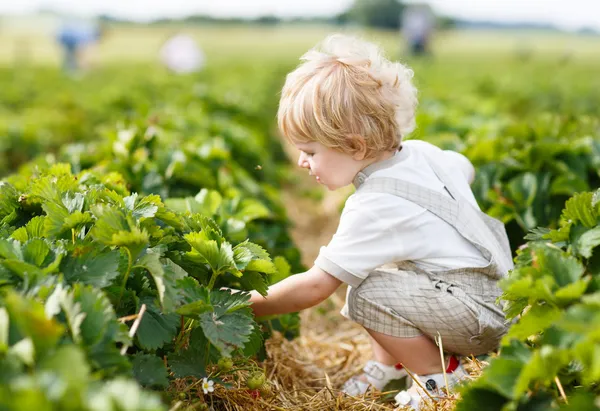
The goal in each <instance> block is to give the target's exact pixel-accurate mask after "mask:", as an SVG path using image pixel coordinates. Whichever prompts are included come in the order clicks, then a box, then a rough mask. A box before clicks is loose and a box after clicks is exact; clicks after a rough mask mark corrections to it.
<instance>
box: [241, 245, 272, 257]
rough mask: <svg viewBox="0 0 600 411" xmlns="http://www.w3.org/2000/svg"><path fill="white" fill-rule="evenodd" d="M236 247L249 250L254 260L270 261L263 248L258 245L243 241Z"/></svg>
mask: <svg viewBox="0 0 600 411" xmlns="http://www.w3.org/2000/svg"><path fill="white" fill-rule="evenodd" d="M238 246H239V247H242V246H243V247H244V248H246V249H248V250H250V252H251V253H252V255H253V256H254V258H255V259H259V260H270V259H271V257H269V253H268V252H267V251H266V250H265V249H264V248H262V247H261V246H259V245H258V244H254V243H251V242H249V241H244V242H243V243H240V244H239V245H238Z"/></svg>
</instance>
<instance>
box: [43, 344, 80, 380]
mask: <svg viewBox="0 0 600 411" xmlns="http://www.w3.org/2000/svg"><path fill="white" fill-rule="evenodd" d="M39 369H40V370H47V371H49V372H51V373H55V374H57V375H59V376H60V378H61V380H62V381H63V382H66V383H67V384H68V385H69V386H72V387H82V388H83V387H85V385H86V384H87V381H88V378H89V375H90V366H89V365H88V362H87V360H86V358H85V354H84V353H83V351H82V350H81V349H80V348H79V347H78V346H76V345H63V346H61V347H59V348H58V349H57V350H56V351H55V352H54V353H52V354H50V355H49V356H48V357H46V358H45V359H44V360H43V361H42V362H41V363H40V364H39Z"/></svg>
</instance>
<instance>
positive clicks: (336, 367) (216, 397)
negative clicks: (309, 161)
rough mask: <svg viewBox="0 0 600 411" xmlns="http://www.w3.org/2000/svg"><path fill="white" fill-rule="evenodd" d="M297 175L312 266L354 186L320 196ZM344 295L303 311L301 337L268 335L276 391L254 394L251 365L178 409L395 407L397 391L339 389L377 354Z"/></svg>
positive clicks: (288, 194)
mask: <svg viewBox="0 0 600 411" xmlns="http://www.w3.org/2000/svg"><path fill="white" fill-rule="evenodd" d="M298 179H299V181H298V184H294V185H293V187H290V188H288V189H286V190H284V192H283V195H284V201H285V202H286V207H287V211H288V215H289V216H290V219H291V220H292V221H293V222H294V229H293V230H292V237H293V238H294V241H295V242H296V244H297V245H298V247H299V248H300V250H301V251H302V254H303V261H304V263H305V265H306V266H311V265H312V262H313V261H314V259H315V258H316V256H317V255H318V252H319V248H320V247H321V246H322V245H326V244H327V243H328V242H329V240H330V238H331V236H332V235H333V233H334V232H335V230H336V228H337V224H338V222H339V210H340V205H341V204H343V201H344V200H345V198H346V197H347V195H348V194H349V192H342V193H338V192H334V193H331V192H328V193H326V194H325V195H324V197H323V199H322V200H321V201H316V200H314V199H310V198H308V196H305V195H302V194H301V193H302V190H303V187H304V189H306V187H310V186H313V187H314V184H315V183H314V182H313V181H311V180H310V179H309V178H308V177H307V176H305V175H304V174H300V175H299V176H298ZM342 288H343V287H342ZM344 298H345V290H344V289H340V290H338V291H337V292H336V293H335V294H334V295H333V296H331V297H330V298H329V299H328V300H327V301H325V302H324V303H322V304H321V305H319V306H317V307H314V308H312V309H309V310H306V311H305V312H303V313H301V319H302V327H301V334H300V337H299V338H297V339H295V340H293V341H287V340H286V339H285V338H283V337H282V336H281V335H275V336H274V337H273V338H271V340H269V341H268V342H267V353H268V359H267V360H266V361H265V362H264V363H262V364H258V365H257V366H260V367H263V368H264V370H265V372H266V376H267V378H268V380H269V381H270V383H271V387H272V395H271V396H262V395H261V396H260V397H258V398H255V396H253V395H252V393H251V392H249V390H248V389H247V387H246V386H245V383H244V381H245V374H246V371H239V372H236V374H237V375H235V376H230V378H226V377H225V378H224V379H225V380H226V381H227V382H229V383H231V384H232V385H233V388H229V389H226V388H224V387H223V386H221V385H216V386H215V391H214V392H213V393H211V394H208V395H204V394H203V392H202V390H201V389H197V391H196V393H197V397H196V400H195V401H194V402H195V404H194V405H192V406H190V403H189V402H187V401H186V403H183V402H181V403H177V404H176V405H175V406H174V407H173V410H174V409H186V407H189V408H187V409H198V410H201V409H209V410H215V411H216V410H227V411H254V410H293V411H296V410H297V411H301V410H302V411H304V410H315V411H317V410H351V411H358V410H374V411H375V410H393V409H395V407H394V404H393V395H390V393H388V395H385V393H380V392H375V391H373V390H371V391H370V392H369V393H367V394H366V395H365V396H364V397H359V398H357V397H350V396H347V395H344V394H342V393H341V392H340V388H341V386H342V384H343V383H344V382H345V381H346V380H347V379H348V378H350V377H351V376H353V375H356V374H358V373H360V371H361V370H362V367H363V366H364V364H365V362H366V361H368V360H369V359H371V351H370V343H369V339H368V335H367V333H366V332H365V331H364V330H363V329H362V328H361V327H360V326H358V325H357V324H354V323H352V322H350V321H348V320H346V319H345V318H344V317H342V316H341V315H340V314H339V311H340V309H341V307H342V306H343V304H344ZM464 365H465V368H466V369H467V370H468V371H469V372H470V373H471V374H472V375H473V376H474V378H475V376H476V375H478V374H479V373H480V372H481V367H482V366H483V364H482V363H480V362H478V361H477V360H473V361H470V360H468V359H467V361H464ZM178 385H179V386H178V387H175V388H176V389H177V390H178V391H181V390H184V391H185V390H187V389H188V388H189V386H188V387H185V385H183V386H182V385H181V383H180V384H178ZM198 387H199V385H198ZM188 392H190V391H189V390H188ZM393 394H395V393H393ZM386 397H387V398H386ZM456 398H457V396H456V394H453V395H452V396H450V397H449V398H448V399H444V400H441V401H440V402H438V403H437V404H435V405H434V404H432V403H430V404H429V405H426V406H425V407H424V409H425V410H444V411H446V410H452V409H453V408H454V404H455V402H456ZM188 399H189V397H188ZM194 402H193V403H194Z"/></svg>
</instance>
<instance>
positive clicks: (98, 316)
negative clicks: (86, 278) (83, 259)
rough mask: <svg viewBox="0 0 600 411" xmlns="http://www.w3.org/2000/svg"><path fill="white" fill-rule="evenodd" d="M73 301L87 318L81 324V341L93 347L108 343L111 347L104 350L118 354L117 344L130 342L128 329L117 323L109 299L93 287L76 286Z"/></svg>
mask: <svg viewBox="0 0 600 411" xmlns="http://www.w3.org/2000/svg"><path fill="white" fill-rule="evenodd" d="M72 295H73V300H74V301H75V302H76V303H77V304H79V305H80V307H81V310H82V312H84V313H85V318H84V320H83V322H82V323H81V327H80V330H81V339H82V340H83V341H84V342H85V344H86V346H88V347H92V346H94V345H97V344H101V343H106V342H107V340H108V343H109V345H110V346H109V347H104V348H103V350H104V351H105V352H106V351H111V349H112V351H113V352H115V353H117V352H118V351H117V349H116V346H115V342H129V340H130V338H129V337H128V336H127V328H126V326H125V325H124V324H122V323H120V322H118V321H117V316H116V313H115V311H114V308H113V306H112V304H111V302H110V300H109V299H108V297H107V296H106V295H105V294H104V293H103V292H102V291H101V290H98V289H96V288H93V287H91V286H84V285H82V284H75V286H74V287H73V291H72Z"/></svg>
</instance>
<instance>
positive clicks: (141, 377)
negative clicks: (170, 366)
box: [133, 353, 169, 388]
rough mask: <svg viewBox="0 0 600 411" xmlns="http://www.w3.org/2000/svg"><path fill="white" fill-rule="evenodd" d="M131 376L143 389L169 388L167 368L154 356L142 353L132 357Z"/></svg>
mask: <svg viewBox="0 0 600 411" xmlns="http://www.w3.org/2000/svg"><path fill="white" fill-rule="evenodd" d="M133 376H134V377H135V379H136V380H137V381H138V382H139V383H140V384H141V385H142V386H144V387H152V388H167V387H168V386H169V379H168V375H167V367H165V363H164V362H163V361H162V360H161V359H160V358H159V357H157V356H156V355H150V354H144V353H137V354H136V355H134V356H133Z"/></svg>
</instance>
